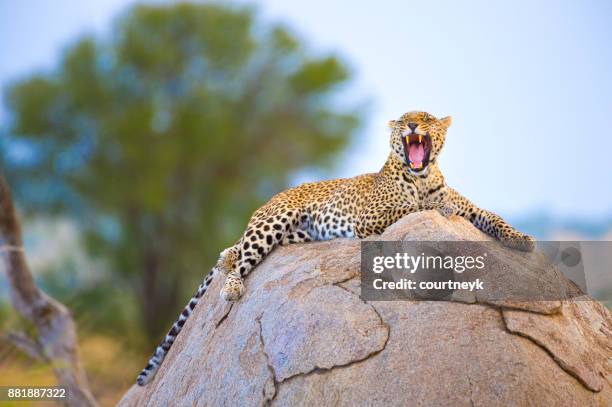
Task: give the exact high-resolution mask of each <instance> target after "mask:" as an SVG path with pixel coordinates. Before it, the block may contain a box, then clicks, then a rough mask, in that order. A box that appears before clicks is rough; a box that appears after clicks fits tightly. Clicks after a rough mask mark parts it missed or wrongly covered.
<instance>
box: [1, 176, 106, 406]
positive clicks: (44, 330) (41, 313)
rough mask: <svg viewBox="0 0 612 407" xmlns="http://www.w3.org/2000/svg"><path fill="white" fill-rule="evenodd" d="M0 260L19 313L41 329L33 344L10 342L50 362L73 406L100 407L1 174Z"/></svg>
mask: <svg viewBox="0 0 612 407" xmlns="http://www.w3.org/2000/svg"><path fill="white" fill-rule="evenodd" d="M0 248H2V250H0V257H1V258H2V261H3V264H4V267H5V269H6V274H7V277H8V281H9V286H10V293H11V301H12V303H13V306H14V308H15V310H16V311H17V312H18V313H19V314H21V315H22V316H23V317H24V318H26V319H27V320H29V321H31V322H32V323H33V324H34V325H35V326H36V328H37V331H38V337H37V338H36V340H32V339H30V338H28V337H27V336H25V335H23V334H21V335H20V334H12V336H11V334H9V335H8V336H7V338H8V339H9V340H11V341H12V342H13V343H15V344H16V346H17V347H18V348H19V349H21V350H23V351H25V352H26V353H27V354H28V355H30V356H33V355H34V356H35V357H39V358H42V359H43V360H47V361H48V362H49V363H50V364H51V367H52V368H53V372H54V373H55V376H56V377H57V380H58V382H59V385H60V386H63V387H66V392H67V394H68V399H67V403H68V405H70V406H97V405H98V404H97V403H96V401H95V399H94V398H93V395H92V394H91V391H90V390H89V384H88V382H87V377H86V375H85V370H84V369H83V366H82V365H81V362H80V359H79V356H78V350H77V336H76V329H75V325H74V321H73V320H72V317H71V315H70V312H69V311H68V309H67V308H66V307H65V306H64V305H63V304H61V303H60V302H58V301H56V300H54V299H53V298H51V297H49V296H48V295H46V294H45V293H44V292H42V291H41V290H40V289H39V288H38V287H37V286H36V284H35V282H34V278H33V277H32V273H31V272H30V269H29V267H28V264H27V262H26V257H25V253H24V250H23V241H22V236H21V227H20V225H19V221H18V219H17V215H16V213H15V207H14V205H13V200H12V197H11V192H10V189H9V186H8V184H7V182H6V181H5V179H4V177H3V176H2V174H0Z"/></svg>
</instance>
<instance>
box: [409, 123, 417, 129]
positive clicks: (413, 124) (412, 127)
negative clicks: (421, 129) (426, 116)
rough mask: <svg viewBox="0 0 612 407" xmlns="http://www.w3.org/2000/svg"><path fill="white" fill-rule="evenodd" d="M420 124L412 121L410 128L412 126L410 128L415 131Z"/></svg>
mask: <svg viewBox="0 0 612 407" xmlns="http://www.w3.org/2000/svg"><path fill="white" fill-rule="evenodd" d="M417 126H418V124H416V123H414V122H410V123H408V128H410V130H412V131H414V129H416V128H417Z"/></svg>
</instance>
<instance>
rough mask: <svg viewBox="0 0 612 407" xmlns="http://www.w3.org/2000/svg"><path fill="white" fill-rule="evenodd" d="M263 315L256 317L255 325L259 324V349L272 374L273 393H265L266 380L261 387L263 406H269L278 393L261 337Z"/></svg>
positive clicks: (272, 368)
mask: <svg viewBox="0 0 612 407" xmlns="http://www.w3.org/2000/svg"><path fill="white" fill-rule="evenodd" d="M262 317H263V314H261V315H260V316H259V317H258V318H257V319H256V321H257V325H258V326H259V342H260V344H261V350H262V352H263V354H264V357H265V358H266V365H267V367H268V371H269V372H270V375H271V376H272V386H273V391H274V392H273V393H272V397H270V396H269V395H268V394H266V384H267V383H268V382H266V384H264V387H263V389H262V393H263V400H262V401H263V403H262V404H263V405H265V406H271V405H272V402H273V401H274V399H275V398H276V395H277V394H278V384H279V383H278V381H277V380H276V372H275V371H274V367H273V366H272V363H271V362H270V356H269V355H268V352H266V343H265V341H264V337H263V327H262V324H261V318H262Z"/></svg>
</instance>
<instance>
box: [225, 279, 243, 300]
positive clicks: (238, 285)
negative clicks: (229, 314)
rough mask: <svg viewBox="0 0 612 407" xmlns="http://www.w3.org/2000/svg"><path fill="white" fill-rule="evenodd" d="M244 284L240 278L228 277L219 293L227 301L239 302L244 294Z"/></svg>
mask: <svg viewBox="0 0 612 407" xmlns="http://www.w3.org/2000/svg"><path fill="white" fill-rule="evenodd" d="M244 290H245V289H244V283H243V282H242V279H240V278H238V277H235V278H234V277H233V276H228V278H227V280H225V284H224V285H223V288H221V292H220V293H219V294H220V296H221V298H222V299H224V300H225V301H238V300H239V299H240V297H242V295H243V294H244Z"/></svg>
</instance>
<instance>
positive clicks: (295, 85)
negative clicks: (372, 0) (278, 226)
mask: <svg viewBox="0 0 612 407" xmlns="http://www.w3.org/2000/svg"><path fill="white" fill-rule="evenodd" d="M112 32H113V35H112V36H108V37H104V38H96V37H92V36H86V37H83V38H79V39H78V40H76V41H75V42H74V43H73V44H72V45H71V46H70V47H69V48H68V49H67V50H66V51H65V53H64V54H63V55H62V57H61V60H60V61H59V63H58V64H57V66H56V68H55V69H54V70H53V71H52V72H48V73H43V74H35V75H33V76H31V77H28V78H26V79H23V80H20V81H18V82H15V83H13V84H12V85H11V86H9V87H8V88H7V89H5V94H4V96H5V104H6V105H7V109H8V113H9V122H8V123H7V125H6V126H4V128H3V129H2V134H1V136H0V148H1V150H0V151H1V153H0V160H2V162H1V165H2V170H3V171H4V172H5V173H6V176H7V179H8V181H9V183H10V184H11V187H12V188H13V193H14V195H15V197H16V200H17V203H18V206H19V208H20V210H21V213H22V214H23V218H24V219H26V220H29V222H30V226H29V227H28V228H26V238H27V237H28V234H27V230H32V229H33V228H34V229H35V227H34V226H32V225H31V224H32V223H33V224H39V227H38V229H37V232H36V233H33V234H30V237H32V236H34V238H33V240H34V241H32V238H30V240H29V241H26V243H27V245H28V246H29V248H32V247H39V248H41V249H40V250H42V251H43V252H45V251H47V252H51V258H53V259H54V261H52V262H47V263H46V264H47V266H46V270H45V272H44V273H42V274H39V277H38V279H39V282H40V283H41V285H42V286H43V288H44V289H45V290H47V291H48V292H50V293H51V294H52V295H54V296H55V297H56V298H58V299H59V300H61V301H64V302H65V303H66V304H67V305H68V306H69V307H71V309H72V310H73V312H74V314H75V316H76V320H77V323H78V326H79V330H80V333H81V335H83V337H84V338H85V339H83V340H82V341H83V342H84V343H86V344H88V343H89V344H90V343H92V342H94V343H107V345H104V347H108V342H109V340H108V339H107V340H105V339H104V338H113V340H115V343H116V344H119V345H118V347H117V346H115V348H117V349H122V347H123V346H125V348H124V351H127V350H129V349H133V350H134V352H135V354H136V355H137V356H136V357H135V358H136V360H137V361H139V362H140V364H141V363H142V362H144V355H146V354H148V353H150V352H151V351H152V350H153V347H152V345H153V343H154V342H157V341H158V340H159V339H160V338H161V335H162V333H163V332H164V330H166V329H167V328H168V327H169V325H170V324H171V322H172V321H173V320H174V318H175V317H176V316H177V315H178V312H179V311H180V309H181V307H182V306H183V305H184V303H185V302H186V300H187V299H188V297H189V296H190V294H191V293H192V291H193V290H194V289H195V288H196V287H197V285H198V284H199V280H200V279H201V278H202V276H203V275H204V274H205V273H207V272H208V271H209V269H210V268H211V267H212V265H213V264H214V262H215V261H216V257H217V255H218V253H219V252H220V251H221V250H222V249H223V248H225V247H227V246H228V245H230V244H232V243H233V242H234V241H235V240H236V239H238V238H239V236H240V234H241V232H242V230H243V228H244V225H245V223H246V221H247V220H248V217H249V215H250V214H251V213H252V211H253V210H254V209H255V208H256V207H258V206H259V205H261V204H262V203H263V202H264V201H265V200H267V199H268V198H269V197H270V196H271V195H272V194H274V193H276V192H278V191H279V190H282V189H284V188H286V187H287V185H288V182H289V181H290V179H291V177H292V176H294V175H295V174H296V173H298V172H300V171H307V170H308V169H309V168H316V169H321V168H328V167H329V166H330V164H331V163H333V161H334V160H333V158H334V157H335V156H336V155H337V154H338V153H339V152H341V151H342V150H343V149H344V148H345V147H346V146H347V144H348V143H349V141H350V140H351V136H352V135H353V134H354V131H355V130H356V129H357V128H358V126H359V124H360V120H359V117H360V116H359V115H358V112H357V111H356V110H355V109H354V108H347V107H346V106H345V105H342V104H340V103H338V101H336V100H334V95H335V94H337V93H338V91H339V90H341V89H342V87H343V86H346V84H347V82H348V80H349V77H350V70H349V69H348V67H347V65H346V64H345V63H344V62H342V61H341V60H339V59H338V58H337V57H335V56H333V55H323V56H321V55H313V54H312V53H311V52H309V51H308V49H307V47H306V46H305V45H304V44H302V42H301V41H300V39H298V38H296V37H295V36H294V35H293V34H292V33H291V32H290V31H289V30H288V29H286V28H284V27H283V26H282V25H271V23H268V24H263V23H262V22H261V21H259V20H258V18H257V14H256V13H255V12H254V10H253V9H251V8H248V7H237V6H224V5H220V4H188V3H185V4H175V5H168V6H157V5H156V6H150V5H138V6H135V7H133V8H131V9H129V10H128V12H126V13H124V14H123V15H121V16H120V18H119V19H118V20H117V21H116V27H115V28H114V29H113V30H112ZM62 242H63V243H62ZM58 253H59V254H63V255H58ZM33 268H34V269H35V271H36V269H37V267H33ZM10 315H11V314H10V313H9V312H7V311H6V308H5V309H4V310H3V311H2V312H0V318H2V319H3V321H2V322H3V325H4V327H9V328H10V326H12V325H19V324H20V323H21V322H20V321H18V320H13V319H11V317H10ZM92 338H94V339H92ZM85 348H87V346H85ZM85 352H86V355H85V363H86V364H87V363H88V360H90V359H89V358H90V357H91V355H95V353H96V352H95V351H92V350H91V349H89V350H86V351H85ZM141 359H142V360H141ZM126 360H128V362H127V363H128V364H129V357H126ZM102 364H103V363H102ZM92 365H95V366H99V365H100V362H99V361H97V362H96V363H92ZM98 370H100V369H99V368H98ZM131 370H133V371H132V372H130V373H133V374H136V373H137V370H138V367H136V368H135V369H131ZM107 373H108V372H107ZM93 374H94V376H95V375H96V373H95V372H94V373H93ZM133 374H130V376H129V377H130V381H131V379H132V377H131V376H133ZM102 376H104V375H102ZM100 377H101V376H100ZM100 377H98V379H99V378H100ZM102 382H104V380H102ZM95 383H98V384H99V383H100V380H98V382H96V378H95V377H94V390H95V388H96V385H95ZM125 384H126V385H127V384H129V382H128V383H125Z"/></svg>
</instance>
